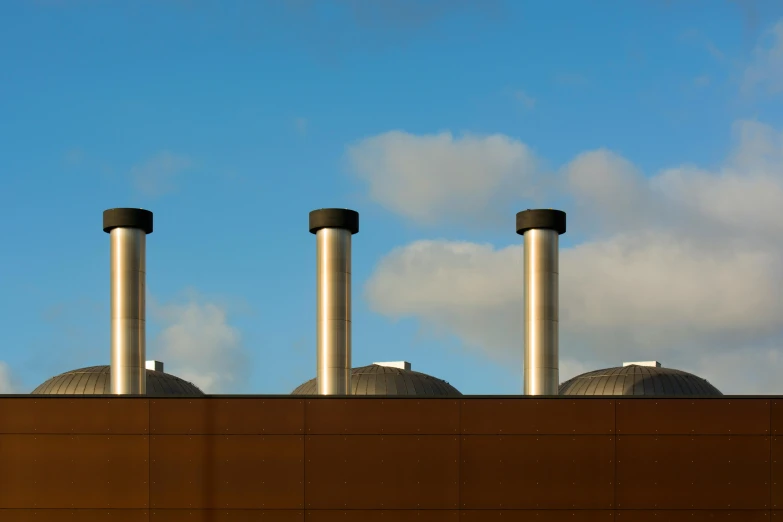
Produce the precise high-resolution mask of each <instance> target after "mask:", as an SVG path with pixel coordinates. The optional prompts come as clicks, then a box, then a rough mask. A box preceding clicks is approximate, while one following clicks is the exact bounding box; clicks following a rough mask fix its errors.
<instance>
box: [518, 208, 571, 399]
mask: <svg viewBox="0 0 783 522" xmlns="http://www.w3.org/2000/svg"><path fill="white" fill-rule="evenodd" d="M565 231H566V215H565V212H562V211H560V210H551V209H546V210H544V209H542V210H525V211H523V212H520V213H518V214H517V234H522V235H524V238H525V360H524V392H525V395H557V390H558V386H559V383H560V375H559V373H560V372H559V354H558V321H559V312H558V287H557V278H558V273H559V267H558V239H559V236H560V234H564V233H565Z"/></svg>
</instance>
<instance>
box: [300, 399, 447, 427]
mask: <svg viewBox="0 0 783 522" xmlns="http://www.w3.org/2000/svg"><path fill="white" fill-rule="evenodd" d="M459 422H460V403H459V399H454V398H449V399H447V398H442V399H441V398H438V399H431V398H427V399H419V398H415V397H412V398H404V399H400V398H394V399H382V398H372V399H364V398H361V399H360V398H349V399H325V398H324V399H321V398H308V399H306V404H305V429H306V430H307V434H308V435H336V434H353V435H359V434H367V435H369V434H399V435H414V434H415V435H418V434H422V435H425V434H426V435H449V434H450V435H456V434H457V433H458V432H459Z"/></svg>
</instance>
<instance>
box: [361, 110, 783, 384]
mask: <svg viewBox="0 0 783 522" xmlns="http://www.w3.org/2000/svg"><path fill="white" fill-rule="evenodd" d="M735 136H736V146H735V150H734V151H733V153H732V154H731V155H730V156H729V157H728V159H727V161H726V163H725V165H724V166H723V167H722V168H720V169H717V170H715V171H708V170H704V169H699V168H696V167H694V166H680V167H677V168H672V169H667V170H663V171H661V172H659V173H656V174H655V175H653V176H651V177H645V176H644V175H643V174H642V173H641V172H640V171H639V170H638V169H637V168H636V167H635V166H634V165H633V164H632V163H630V162H629V161H628V160H626V159H624V158H622V157H620V156H619V155H617V154H614V153H612V152H611V151H607V150H597V151H591V152H586V153H584V154H581V155H579V156H577V157H576V158H575V159H574V160H573V161H572V162H570V163H569V164H568V165H566V166H565V167H564V168H563V169H562V170H561V172H560V176H561V179H562V182H563V183H562V186H563V187H564V188H565V190H566V192H565V193H564V194H560V196H567V197H569V198H570V199H571V201H572V203H570V204H569V205H568V206H567V207H566V210H567V211H568V213H569V233H571V234H572V235H576V236H577V237H586V238H587V239H586V241H584V242H582V243H579V244H577V245H575V246H573V247H570V248H563V249H562V250H561V272H560V296H561V299H560V303H561V359H562V360H563V361H564V372H563V375H562V377H563V379H561V380H564V379H565V378H567V377H568V376H567V375H566V373H570V372H573V371H574V369H577V368H579V365H580V364H581V365H582V366H584V365H586V363H587V361H590V364H598V362H603V363H604V364H608V365H618V364H620V363H621V362H623V361H624V360H648V359H658V360H661V361H662V362H663V363H664V365H669V366H675V367H677V366H681V367H683V369H686V370H687V369H689V368H691V369H693V370H698V371H699V372H700V373H701V374H703V376H704V377H706V378H708V379H709V380H711V381H713V382H714V383H715V384H716V385H718V386H719V387H722V388H724V389H723V391H724V392H730V393H745V392H760V391H761V388H759V386H761V385H760V384H759V382H762V381H759V380H757V379H755V377H754V374H753V372H754V371H755V370H754V365H753V364H751V363H748V364H746V365H744V366H742V365H740V366H737V364H735V363H736V361H737V360H742V361H755V362H756V363H758V364H760V365H763V366H764V369H763V371H761V373H763V374H764V375H767V374H769V375H767V377H768V378H767V377H764V379H765V380H763V383H764V386H766V388H764V392H765V393H773V392H776V393H780V392H783V382H781V383H780V384H777V383H778V381H776V380H774V379H773V378H772V376H773V375H774V371H777V372H780V371H783V358H779V357H778V355H777V354H778V351H777V350H778V346H779V345H778V344H777V343H778V342H779V341H781V340H783V335H782V334H783V299H780V290H781V288H783V135H782V134H780V133H777V132H775V131H774V130H773V129H771V128H770V127H768V126H765V125H762V124H760V123H758V122H739V123H737V124H736V127H735ZM482 170H483V169H481V168H480V167H478V168H477V171H478V172H480V171H482ZM539 175H546V174H539ZM487 199H488V200H491V199H492V194H491V193H490V194H489V196H488V198H487ZM474 210H475V211H476V212H481V211H482V209H479V208H476V209H474ZM506 218H507V219H506V221H508V220H509V219H513V214H508V215H507V216H506ZM579 234H581V235H582V236H579ZM522 285H523V280H522V247H521V238H518V239H517V244H515V245H512V246H509V247H505V248H494V247H493V246H491V245H479V244H474V243H466V242H449V241H417V242H415V243H412V244H410V245H407V246H405V247H402V248H399V249H397V250H394V251H393V252H391V253H390V254H388V255H387V256H386V257H385V258H384V259H382V260H381V262H380V263H379V264H378V266H377V267H376V270H375V272H374V274H373V275H372V277H371V279H370V280H369V282H368V284H367V287H366V292H367V296H368V299H369V302H370V303H371V306H372V307H373V308H374V309H375V310H376V311H378V312H380V313H382V314H384V315H387V316H390V317H415V318H417V319H418V320H419V322H420V324H422V326H424V327H426V328H427V329H429V330H434V331H436V332H442V333H444V334H450V335H456V336H458V337H459V338H460V339H462V340H463V341H464V343H465V344H466V345H468V346H471V347H473V348H474V349H477V350H481V351H483V352H485V353H486V354H488V355H489V356H491V357H494V358H496V359H497V360H499V361H509V360H511V359H518V358H519V357H520V352H521V347H522ZM737 350H741V352H738V351H737ZM738 353H742V354H744V355H743V356H742V357H739V356H738V355H737V354H738ZM732 367H736V368H740V367H741V371H745V372H748V373H747V374H746V375H745V376H744V377H743V378H739V379H733V380H730V379H729V377H728V374H729V373H730V371H731V368H732ZM738 371H739V370H738ZM759 371H760V370H759ZM721 385H722V386H721Z"/></svg>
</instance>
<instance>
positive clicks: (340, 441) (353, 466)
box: [305, 435, 459, 510]
mask: <svg viewBox="0 0 783 522" xmlns="http://www.w3.org/2000/svg"><path fill="white" fill-rule="evenodd" d="M305 455H306V463H305V464H306V467H305V482H306V487H305V499H306V506H305V507H306V508H307V509H308V510H310V509H314V510H317V509H327V510H328V509H338V510H339V509H345V510H351V509H421V510H424V509H457V508H458V503H459V499H458V497H459V485H458V480H459V463H458V460H459V439H458V437H456V436H454V435H421V436H418V435H345V436H342V435H313V436H311V435H308V436H307V437H306V438H305Z"/></svg>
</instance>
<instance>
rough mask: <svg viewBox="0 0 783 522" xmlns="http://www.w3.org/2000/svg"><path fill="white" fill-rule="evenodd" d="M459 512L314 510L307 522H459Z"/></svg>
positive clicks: (306, 513) (306, 519) (309, 514)
mask: <svg viewBox="0 0 783 522" xmlns="http://www.w3.org/2000/svg"><path fill="white" fill-rule="evenodd" d="M458 520H460V514H459V511H456V510H453V511H448V510H430V509H428V510H424V511H417V510H382V509H376V510H366V509H352V510H342V509H337V510H312V509H308V510H307V511H305V522H457V521H458Z"/></svg>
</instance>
